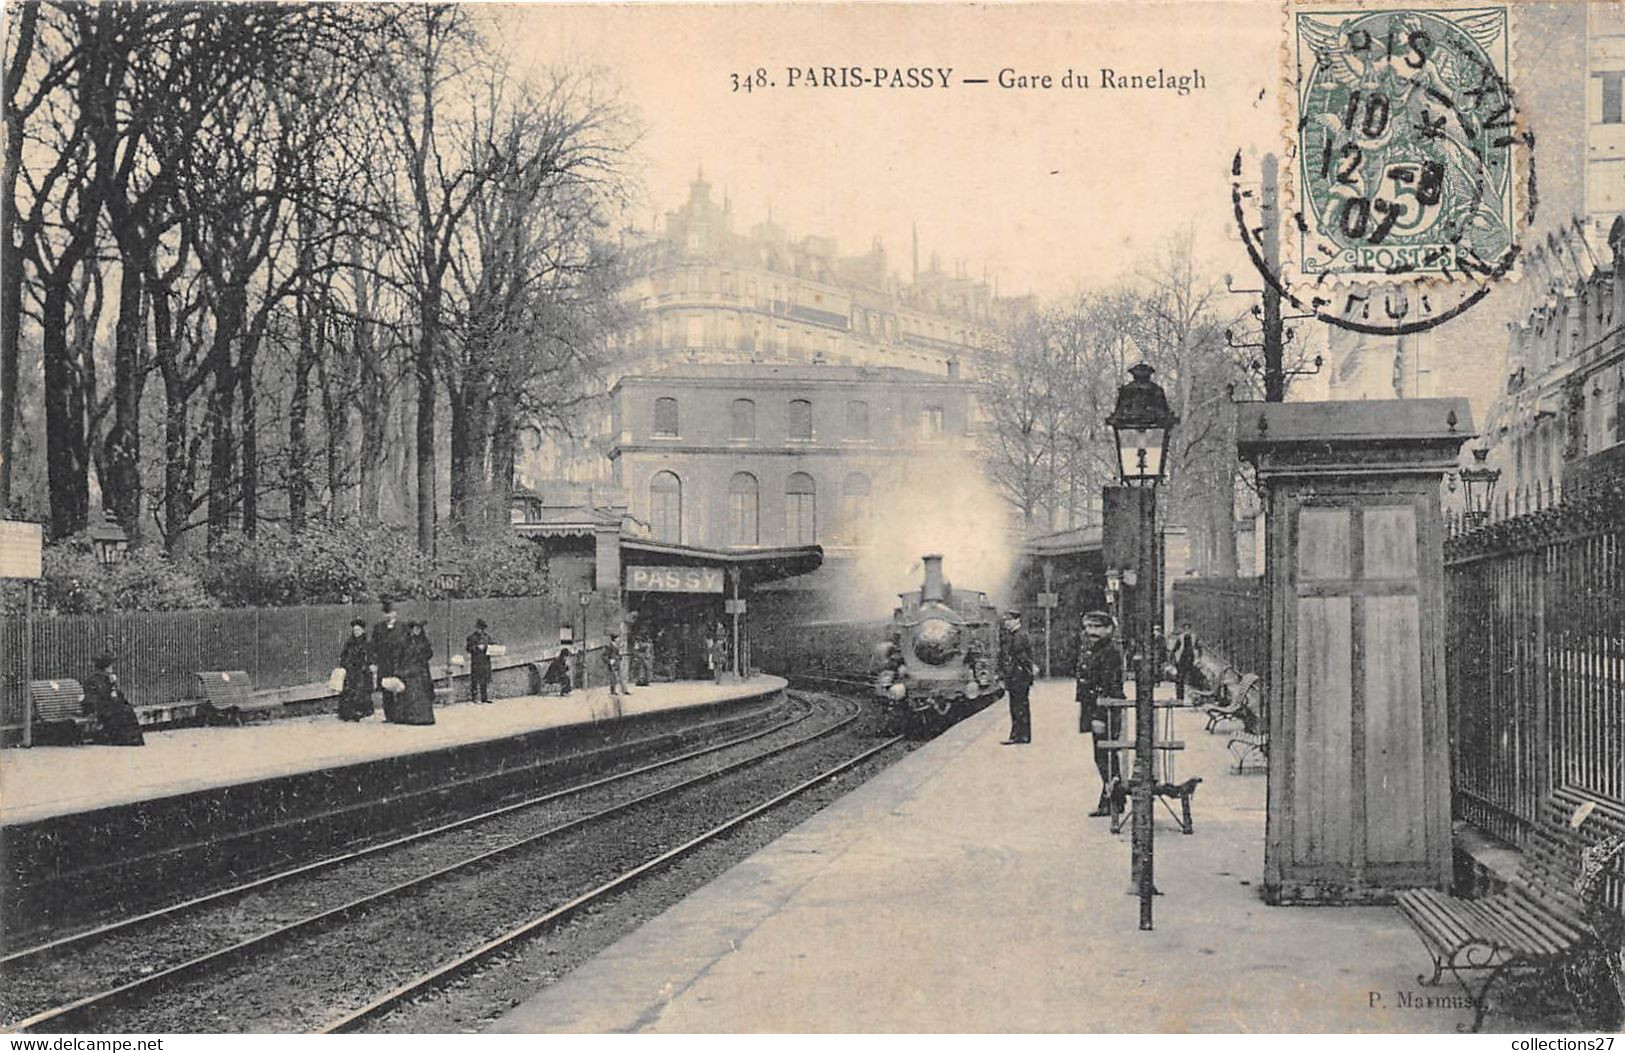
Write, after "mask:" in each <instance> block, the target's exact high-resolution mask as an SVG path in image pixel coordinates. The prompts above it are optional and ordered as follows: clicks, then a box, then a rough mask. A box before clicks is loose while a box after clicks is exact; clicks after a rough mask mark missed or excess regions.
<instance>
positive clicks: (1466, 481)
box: [1460, 446, 1501, 530]
mask: <svg viewBox="0 0 1625 1053" xmlns="http://www.w3.org/2000/svg"><path fill="white" fill-rule="evenodd" d="M1489 456H1490V449H1489V447H1488V446H1479V447H1477V448H1475V449H1474V450H1473V463H1472V465H1471V466H1469V467H1467V468H1463V469H1462V470H1461V472H1460V475H1461V485H1462V489H1463V490H1465V491H1466V494H1465V495H1464V497H1465V498H1466V502H1467V512H1466V514H1465V516H1464V518H1465V520H1466V526H1467V529H1468V530H1477V529H1479V528H1480V527H1482V526H1484V525H1485V524H1486V523H1488V522H1489V519H1490V502H1491V500H1492V499H1493V498H1494V497H1495V484H1496V482H1497V480H1499V479H1500V478H1501V469H1499V468H1491V467H1490V466H1489V463H1488V461H1489Z"/></svg>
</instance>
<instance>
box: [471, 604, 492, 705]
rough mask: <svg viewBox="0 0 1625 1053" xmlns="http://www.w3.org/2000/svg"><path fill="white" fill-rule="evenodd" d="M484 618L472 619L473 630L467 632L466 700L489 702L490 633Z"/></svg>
mask: <svg viewBox="0 0 1625 1053" xmlns="http://www.w3.org/2000/svg"><path fill="white" fill-rule="evenodd" d="M488 628H490V627H489V626H488V625H486V624H485V619H484V618H476V619H474V631H473V632H471V633H469V634H468V700H469V701H470V702H482V703H485V704H487V705H489V704H490V702H491V654H490V650H491V634H490V633H488V632H486V631H485V630H486V629H488Z"/></svg>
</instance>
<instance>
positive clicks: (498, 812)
mask: <svg viewBox="0 0 1625 1053" xmlns="http://www.w3.org/2000/svg"><path fill="white" fill-rule="evenodd" d="M811 715H812V710H810V709H809V710H808V711H807V712H805V713H802V714H801V715H799V716H797V717H795V718H794V719H792V720H787V721H783V722H781V723H778V724H775V725H773V726H772V727H770V728H767V729H766V730H764V731H759V732H752V733H751V734H749V735H743V736H740V737H739V738H735V739H729V740H728V741H727V742H723V743H720V744H717V745H713V746H705V747H703V748H701V749H697V750H692V751H690V752H688V753H684V754H679V755H678V756H675V757H670V758H667V759H665V760H661V761H656V762H655V763H653V764H647V765H644V766H642V767H639V768H633V769H630V770H628V771H624V772H619V773H617V774H615V775H606V776H604V777H603V778H600V779H594V780H592V781H591V782H585V783H580V784H578V785H575V786H567V787H565V788H564V789H562V790H553V791H549V792H547V793H545V794H542V795H541V796H539V797H528V798H526V799H524V800H522V801H516V802H513V803H510V804H505V805H502V806H500V807H497V808H493V809H490V810H489V811H485V812H480V813H479V814H477V815H471V816H465V817H464V818H461V819H455V820H453V821H452V822H449V823H444V824H442V825H440V826H436V827H431V828H429V829H426V830H418V831H415V832H413V833H410V834H405V835H403V836H401V837H397V838H394V839H392V840H389V841H383V842H380V843H379V844H376V845H368V846H366V847H365V848H359V849H356V850H355V851H353V852H344V853H341V854H339V855H335V856H328V857H326V858H324V859H318V860H315V861H313V862H310V863H305V864H301V865H300V866H297V867H293V868H292V869H289V870H281V871H278V872H276V873H274V874H267V875H265V876H264V877H260V878H255V879H254V880H253V881H248V882H244V883H243V884H240V885H232V886H230V887H228V888H223V889H218V890H216V891H214V892H209V893H206V894H204V895H202V896H196V897H193V898H192V899H188V900H183V901H182V902H180V903H173V904H170V905H169V906H166V907H159V908H157V909H155V910H150V911H147V912H145V913H143V914H137V915H134V916H132V917H128V918H121V919H120V920H118V921H113V922H108V923H107V924H104V925H98V926H96V927H95V928H92V929H86V930H84V931H82V932H76V933H72V934H71V935H68V936H63V937H61V938H59V939H55V940H51V941H49V942H47V943H41V944H37V945H35V946H33V947H25V948H23V949H22V950H18V951H12V952H11V953H9V954H6V955H4V956H0V965H11V964H13V963H15V962H20V961H25V960H27V959H29V958H33V957H35V956H38V955H42V954H46V953H48V952H52V951H62V950H66V949H69V948H72V947H75V946H78V945H80V944H84V943H88V942H90V941H92V940H94V939H99V938H103V937H106V936H110V935H114V934H116V933H119V932H122V931H124V930H126V929H129V928H132V927H134V926H137V925H141V924H144V923H147V922H152V921H157V920H160V919H163V918H169V917H174V916H176V915H178V914H182V913H185V912H187V911H190V910H195V909H197V908H199V907H205V906H208V905H210V904H212V903H218V902H221V901H222V900H227V899H230V898H232V897H234V896H241V895H244V894H246V893H249V892H254V891H257V890H260V889H264V888H269V887H271V886H273V885H277V884H280V883H282V882H284V881H289V880H291V879H293V878H296V877H301V876H304V875H308V874H314V873H318V872H320V871H322V870H326V869H329V868H331V867H335V866H338V865H340V864H342V863H352V862H354V861H356V860H358V859H364V858H366V857H367V856H371V855H376V854H378V853H381V852H385V851H388V850H389V849H392V848H400V847H402V846H404V845H409V844H413V843H415V842H417V841H423V840H426V839H428V838H431V837H436V836H438V835H440V834H446V833H451V832H452V831H454V830H459V829H462V828H464V827H467V826H473V825H475V824H476V823H481V822H484V821H486V820H488V819H496V818H500V817H502V816H504V815H510V814H512V813H514V812H519V811H523V810H524V809H526V808H534V807H538V806H540V805H543V804H548V803H550V802H553V801H556V800H560V799H562V798H565V797H569V796H571V795H573V794H579V793H584V792H586V791H588V790H593V789H597V788H598V787H600V786H607V785H609V784H611V783H614V782H618V781H620V780H622V779H630V778H634V777H636V776H639V775H646V774H648V773H649V772H653V771H658V770H660V769H661V768H665V767H670V766H671V765H673V764H681V763H682V762H684V761H689V760H693V759H695V758H696V757H703V756H705V755H706V754H708V753H716V752H718V751H720V750H725V749H731V748H733V747H735V746H740V745H743V744H745V743H747V742H753V741H755V740H756V739H759V738H764V737H766V736H768V735H772V734H774V733H776V732H779V731H783V730H784V729H785V728H789V727H794V726H795V725H796V724H799V723H800V722H801V721H803V720H806V719H807V718H808V717H810V716H811ZM746 719H749V718H748V717H746V718H731V719H728V720H721V721H713V722H710V724H701V725H698V726H697V727H696V728H694V729H691V730H703V729H705V728H706V727H709V726H714V725H715V724H731V723H735V722H739V721H742V720H746ZM665 737H667V736H665V735H656V736H651V737H650V738H647V739H639V740H636V741H634V742H631V743H622V744H620V745H617V746H606V747H602V748H600V749H597V750H592V751H589V752H587V753H583V754H579V755H577V756H575V757H566V758H560V759H561V760H584V759H587V758H591V757H593V756H595V755H596V754H601V753H610V752H618V751H624V750H626V749H627V748H628V747H630V748H632V749H636V748H637V747H638V746H640V745H643V744H646V743H649V742H653V741H656V740H657V739H660V738H665ZM508 774H511V772H510V773H508ZM328 814H332V813H328ZM315 818H318V819H320V818H325V816H317V817H315Z"/></svg>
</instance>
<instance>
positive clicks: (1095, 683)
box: [1077, 611, 1123, 816]
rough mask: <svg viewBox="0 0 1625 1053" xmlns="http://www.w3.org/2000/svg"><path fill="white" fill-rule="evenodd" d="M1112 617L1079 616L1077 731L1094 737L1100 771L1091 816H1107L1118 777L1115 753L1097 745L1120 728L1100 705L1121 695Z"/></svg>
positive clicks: (1120, 666)
mask: <svg viewBox="0 0 1625 1053" xmlns="http://www.w3.org/2000/svg"><path fill="white" fill-rule="evenodd" d="M1113 628H1114V626H1113V624H1112V616H1111V615H1109V614H1107V613H1106V612H1105V611H1090V612H1089V613H1087V614H1085V615H1084V616H1083V636H1084V645H1083V653H1082V654H1080V655H1079V656H1078V690H1077V699H1078V707H1079V709H1078V732H1079V734H1082V733H1083V732H1085V731H1087V732H1089V733H1090V734H1091V735H1093V736H1094V747H1095V770H1097V771H1098V772H1100V803H1099V804H1097V805H1096V806H1095V810H1094V811H1092V812H1090V813H1089V814H1090V815H1091V816H1102V815H1110V814H1111V793H1112V787H1113V785H1114V784H1115V783H1117V782H1118V780H1119V779H1120V778H1121V767H1120V765H1119V764H1118V760H1117V754H1116V753H1115V752H1111V751H1108V750H1104V749H1101V744H1102V743H1103V742H1106V741H1108V740H1110V739H1115V738H1116V737H1117V735H1118V734H1119V732H1120V729H1121V727H1122V716H1121V715H1120V714H1119V713H1118V712H1117V711H1115V710H1111V709H1108V708H1106V707H1105V706H1102V705H1100V700H1101V699H1103V698H1117V697H1119V696H1121V695H1122V693H1123V651H1122V649H1121V648H1120V647H1118V646H1117V641H1116V640H1114V639H1112V630H1113Z"/></svg>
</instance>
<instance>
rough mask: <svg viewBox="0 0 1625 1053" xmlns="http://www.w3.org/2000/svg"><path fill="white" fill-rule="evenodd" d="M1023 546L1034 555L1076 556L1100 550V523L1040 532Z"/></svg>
mask: <svg viewBox="0 0 1625 1053" xmlns="http://www.w3.org/2000/svg"><path fill="white" fill-rule="evenodd" d="M1022 547H1023V548H1024V549H1025V550H1026V551H1027V553H1028V554H1029V555H1034V556H1076V555H1079V554H1080V553H1084V552H1099V551H1100V525H1099V524H1098V523H1097V524H1092V525H1090V526H1081V527H1074V528H1072V529H1071V530H1058V531H1056V532H1055V533H1053V534H1040V535H1039V536H1038V537H1034V538H1028V539H1027V543H1026V544H1025V545H1024V546H1022Z"/></svg>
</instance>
